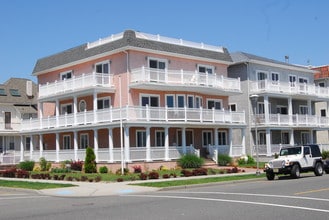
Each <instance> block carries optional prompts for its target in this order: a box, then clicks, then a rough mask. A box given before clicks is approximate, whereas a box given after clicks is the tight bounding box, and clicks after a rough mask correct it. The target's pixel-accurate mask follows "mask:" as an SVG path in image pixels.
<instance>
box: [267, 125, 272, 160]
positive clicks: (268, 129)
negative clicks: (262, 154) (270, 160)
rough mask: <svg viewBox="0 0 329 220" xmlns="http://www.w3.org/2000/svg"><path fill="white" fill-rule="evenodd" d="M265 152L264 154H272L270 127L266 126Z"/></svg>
mask: <svg viewBox="0 0 329 220" xmlns="http://www.w3.org/2000/svg"><path fill="white" fill-rule="evenodd" d="M266 152H267V153H266V156H272V149H271V130H270V128H266Z"/></svg>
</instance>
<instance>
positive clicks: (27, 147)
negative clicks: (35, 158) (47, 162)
mask: <svg viewBox="0 0 329 220" xmlns="http://www.w3.org/2000/svg"><path fill="white" fill-rule="evenodd" d="M30 149H31V137H26V138H25V150H30Z"/></svg>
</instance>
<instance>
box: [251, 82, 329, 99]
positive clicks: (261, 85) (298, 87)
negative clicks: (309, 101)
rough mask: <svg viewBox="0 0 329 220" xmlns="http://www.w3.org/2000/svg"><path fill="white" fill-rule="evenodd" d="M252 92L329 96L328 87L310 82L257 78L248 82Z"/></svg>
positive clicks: (320, 97)
mask: <svg viewBox="0 0 329 220" xmlns="http://www.w3.org/2000/svg"><path fill="white" fill-rule="evenodd" d="M250 91H251V92H252V93H272V94H281V95H290V96H303V97H304V96H305V97H306V96H310V97H314V98H318V99H328V98H329V88H327V87H320V86H316V85H314V84H311V83H297V82H278V81H271V80H258V81H253V82H251V84H250Z"/></svg>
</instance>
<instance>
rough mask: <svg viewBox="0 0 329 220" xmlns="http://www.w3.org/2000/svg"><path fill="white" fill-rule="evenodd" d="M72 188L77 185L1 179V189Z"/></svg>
mask: <svg viewBox="0 0 329 220" xmlns="http://www.w3.org/2000/svg"><path fill="white" fill-rule="evenodd" d="M71 186H75V185H73V184H61V183H41V182H30V181H15V180H1V179H0V187H11V188H24V189H35V190H40V189H53V188H62V187H71Z"/></svg>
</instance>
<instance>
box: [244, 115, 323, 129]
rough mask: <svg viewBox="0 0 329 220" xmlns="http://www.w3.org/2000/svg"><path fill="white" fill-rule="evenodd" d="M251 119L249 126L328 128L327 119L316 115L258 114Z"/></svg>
mask: <svg viewBox="0 0 329 220" xmlns="http://www.w3.org/2000/svg"><path fill="white" fill-rule="evenodd" d="M255 117H256V118H254V117H253V118H252V120H253V121H252V122H251V124H250V125H251V126H255V120H256V123H257V126H278V127H308V128H329V118H328V117H320V116H317V115H302V114H293V115H285V114H269V116H268V117H266V116H265V114H258V115H256V116H255Z"/></svg>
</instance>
